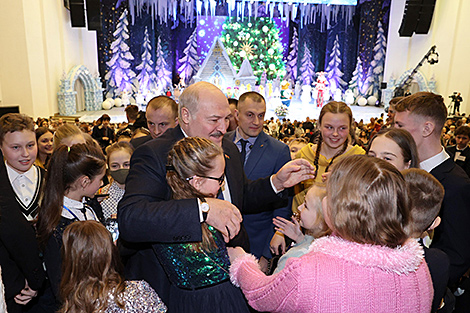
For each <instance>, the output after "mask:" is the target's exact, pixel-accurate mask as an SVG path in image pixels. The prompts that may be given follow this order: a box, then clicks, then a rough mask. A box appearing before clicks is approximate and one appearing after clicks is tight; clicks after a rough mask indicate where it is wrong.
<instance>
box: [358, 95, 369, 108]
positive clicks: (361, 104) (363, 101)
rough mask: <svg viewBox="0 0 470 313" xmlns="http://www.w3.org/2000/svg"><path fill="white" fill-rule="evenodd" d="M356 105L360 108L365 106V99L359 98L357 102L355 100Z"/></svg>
mask: <svg viewBox="0 0 470 313" xmlns="http://www.w3.org/2000/svg"><path fill="white" fill-rule="evenodd" d="M357 104H358V105H360V106H361V107H363V106H365V105H366V104H367V100H366V98H364V97H360V98H359V100H357Z"/></svg>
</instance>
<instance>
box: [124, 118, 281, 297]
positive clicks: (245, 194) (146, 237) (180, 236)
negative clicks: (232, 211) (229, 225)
mask: <svg viewBox="0 0 470 313" xmlns="http://www.w3.org/2000/svg"><path fill="white" fill-rule="evenodd" d="M183 138H184V135H183V132H182V131H181V128H180V127H179V126H177V127H176V128H173V129H168V130H167V131H166V132H165V133H164V134H163V135H162V136H160V137H159V138H156V139H153V140H150V141H149V142H147V143H146V144H144V145H142V146H140V147H139V148H138V149H137V150H136V151H135V152H134V154H133V156H132V158H131V170H130V172H129V176H128V178H127V181H126V192H125V194H124V196H123V198H122V200H121V201H120V202H119V206H118V224H119V231H120V237H121V238H122V239H123V240H125V241H127V242H133V243H149V244H151V243H155V242H166V243H177V242H190V241H201V240H202V237H201V236H202V232H201V224H200V222H199V208H198V204H197V200H196V199H183V200H171V189H170V187H169V186H168V184H167V181H166V164H167V156H168V152H169V151H170V149H171V148H172V147H173V145H174V144H175V143H176V141H178V140H180V139H183ZM222 147H223V149H224V153H225V161H226V165H225V174H226V177H227V181H228V185H229V189H230V194H231V198H232V203H233V204H234V205H235V206H237V207H238V208H239V209H241V211H242V212H244V210H243V208H244V207H249V208H255V209H256V210H258V208H259V207H260V205H261V204H262V203H264V202H272V201H273V199H278V198H279V199H281V198H280V197H279V196H278V195H276V194H275V193H274V191H273V190H272V187H271V183H270V181H269V178H265V179H259V180H256V181H253V182H251V181H249V180H248V179H247V178H246V176H245V174H244V172H243V168H242V164H241V161H240V157H239V152H238V149H237V147H236V146H235V145H234V144H233V143H232V142H230V141H229V140H227V139H224V141H223V144H222ZM282 196H283V197H285V196H286V193H285V192H283V193H282ZM162 273H163V270H162V268H161V266H160V265H159V264H158V261H157V260H155V254H154V252H153V251H151V250H150V249H141V250H139V251H138V252H137V254H136V255H135V256H132V257H131V258H130V260H129V264H128V269H127V275H128V278H130V279H145V280H147V281H148V282H149V283H150V284H151V285H152V287H153V288H154V289H156V290H157V293H158V294H159V295H160V296H161V297H162V299H163V300H164V301H165V298H167V296H168V288H167V287H168V285H167V284H168V283H165V282H164V281H166V280H167V279H166V277H165V276H164V274H163V275H162Z"/></svg>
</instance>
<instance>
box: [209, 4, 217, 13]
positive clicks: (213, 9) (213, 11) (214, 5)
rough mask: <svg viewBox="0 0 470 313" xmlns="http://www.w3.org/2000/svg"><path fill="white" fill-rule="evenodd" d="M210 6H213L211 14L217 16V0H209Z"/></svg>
mask: <svg viewBox="0 0 470 313" xmlns="http://www.w3.org/2000/svg"><path fill="white" fill-rule="evenodd" d="M209 3H210V7H211V16H215V7H216V6H217V1H216V0H209Z"/></svg>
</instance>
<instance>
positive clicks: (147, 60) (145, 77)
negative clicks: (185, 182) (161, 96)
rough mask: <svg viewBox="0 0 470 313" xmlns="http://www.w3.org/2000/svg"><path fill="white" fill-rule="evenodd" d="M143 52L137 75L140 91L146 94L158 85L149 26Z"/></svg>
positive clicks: (145, 32) (145, 33)
mask: <svg viewBox="0 0 470 313" xmlns="http://www.w3.org/2000/svg"><path fill="white" fill-rule="evenodd" d="M143 50H144V52H142V57H141V59H142V62H141V63H140V64H139V65H138V66H137V67H136V68H135V69H136V70H139V71H140V73H139V75H138V76H137V81H138V82H139V91H140V93H141V94H143V95H145V94H147V92H149V91H151V90H152V89H154V88H155V87H156V81H157V76H156V75H155V70H154V68H153V61H152V54H151V51H152V46H151V45H150V39H149V33H148V30H147V27H145V30H144V43H143Z"/></svg>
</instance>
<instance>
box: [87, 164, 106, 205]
mask: <svg viewBox="0 0 470 313" xmlns="http://www.w3.org/2000/svg"><path fill="white" fill-rule="evenodd" d="M105 173H106V169H105V168H103V171H102V172H101V173H100V174H99V175H96V176H95V177H94V178H93V179H92V180H91V181H90V183H89V184H88V185H87V186H86V187H85V188H84V189H83V192H84V194H83V196H85V197H89V198H93V196H94V195H95V193H96V192H97V191H98V189H100V187H101V185H102V184H103V176H104V174H105Z"/></svg>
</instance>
